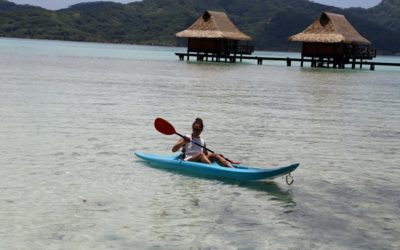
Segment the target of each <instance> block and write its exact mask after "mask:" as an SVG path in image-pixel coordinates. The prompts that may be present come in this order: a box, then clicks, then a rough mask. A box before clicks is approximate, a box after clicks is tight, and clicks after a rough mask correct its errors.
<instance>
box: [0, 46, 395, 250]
mask: <svg viewBox="0 0 400 250" xmlns="http://www.w3.org/2000/svg"><path fill="white" fill-rule="evenodd" d="M182 51H184V48H172V47H156V46H136V45H115V44H96V43H79V42H60V41H39V40H21V39H0V57H1V59H2V60H1V61H0V141H1V142H2V143H1V144H0V152H1V153H0V224H1V225H2V226H1V227H0V249H111V248H114V249H154V248H161V249H187V248H215V249H238V248H245V249H399V248H400V240H399V235H400V220H399V216H398V214H399V211H400V195H399V193H400V184H399V183H400V168H399V163H400V161H399V153H400V152H399V149H400V126H399V121H400V101H399V100H400V80H399V79H400V70H399V69H397V68H390V67H377V68H376V70H375V71H369V70H368V69H364V70H351V69H346V70H339V69H335V70H333V69H316V68H309V65H306V66H307V67H304V68H300V67H298V66H296V64H294V65H293V66H292V67H286V66H285V65H284V64H282V63H279V62H278V63H276V62H274V63H270V62H268V63H266V62H265V63H264V64H263V65H262V66H258V65H256V62H244V63H236V64H229V63H228V64H224V63H222V64H219V63H206V62H202V63H199V62H195V61H191V62H186V61H185V62H181V61H179V59H178V58H177V57H176V56H175V55H174V52H182ZM256 53H257V54H262V55H264V56H265V55H269V56H274V55H276V54H279V55H280V56H285V55H291V56H293V55H296V54H293V53H281V52H256ZM376 61H388V62H399V61H400V57H380V58H377V59H376ZM158 116H160V117H163V118H165V119H167V120H169V121H170V122H172V123H173V124H174V126H175V128H176V129H177V130H178V131H179V132H181V133H189V132H190V126H191V123H192V121H193V120H194V118H195V117H201V118H203V120H204V122H205V131H204V132H203V138H204V139H205V140H206V141H207V146H208V147H210V148H211V149H214V150H215V151H217V152H221V153H224V155H225V156H227V157H228V158H232V159H235V160H239V161H241V162H243V163H246V165H253V166H261V167H269V166H276V165H286V164H289V163H292V162H300V163H301V166H300V168H299V169H297V170H296V171H295V172H294V173H293V177H294V179H295V182H294V184H293V185H291V186H288V185H286V183H285V180H284V178H278V179H276V180H274V181H264V182H239V181H222V180H212V179H204V178H193V177H191V176H185V175H180V174H178V173H174V172H167V171H162V170H159V169H154V168H150V167H148V166H147V165H146V164H144V163H143V162H141V161H139V160H138V159H136V158H135V157H134V156H133V154H132V152H133V151H134V150H141V151H145V152H152V153H158V154H169V152H170V148H171V146H172V145H173V144H174V143H175V142H176V140H177V139H178V138H176V137H174V136H164V135H161V134H159V133H158V132H157V131H156V130H155V129H154V127H153V121H154V119H155V118H156V117H158Z"/></svg>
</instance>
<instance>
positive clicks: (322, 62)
mask: <svg viewBox="0 0 400 250" xmlns="http://www.w3.org/2000/svg"><path fill="white" fill-rule="evenodd" d="M175 55H177V56H178V57H179V60H181V61H184V60H185V58H186V59H187V60H188V61H189V60H190V58H191V57H194V58H196V60H197V61H207V62H225V63H235V62H237V61H240V62H242V61H243V60H255V61H257V64H258V65H262V64H263V61H282V62H286V66H288V67H290V66H292V62H300V66H301V67H303V66H304V62H309V63H311V67H317V68H343V69H344V68H345V67H346V66H345V65H351V68H352V69H355V68H356V66H359V67H360V69H362V67H363V65H368V66H369V67H370V70H375V67H376V66H395V67H400V63H386V62H372V61H365V60H352V61H350V62H348V63H346V64H344V65H335V64H334V63H333V61H332V60H328V59H319V58H311V59H310V58H290V57H263V56H247V55H230V56H225V57H218V56H215V55H210V54H200V53H175Z"/></svg>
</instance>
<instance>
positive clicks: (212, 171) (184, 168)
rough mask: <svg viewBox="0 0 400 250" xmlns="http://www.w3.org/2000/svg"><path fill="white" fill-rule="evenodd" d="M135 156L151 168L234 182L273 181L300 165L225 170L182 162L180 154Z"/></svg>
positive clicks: (243, 167) (217, 166)
mask: <svg viewBox="0 0 400 250" xmlns="http://www.w3.org/2000/svg"><path fill="white" fill-rule="evenodd" d="M135 155H136V156H137V157H139V158H140V159H142V160H144V161H146V162H147V163H149V164H150V165H151V166H154V167H158V168H163V169H168V170H174V171H180V172H186V173H190V174H196V175H202V176H208V177H218V178H228V179H236V180H262V179H273V178H276V177H279V176H282V175H289V174H290V173H291V172H293V171H294V170H295V169H296V168H297V167H298V166H299V165H300V164H299V163H295V164H292V165H289V166H285V167H274V168H268V169H266V168H254V167H246V166H242V165H234V166H235V168H226V167H222V166H220V165H219V164H218V163H213V164H204V163H200V162H190V161H184V160H182V159H180V154H178V155H177V154H174V155H170V156H160V155H154V154H146V153H143V152H138V151H136V152H135Z"/></svg>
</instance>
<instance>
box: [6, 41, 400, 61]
mask: <svg viewBox="0 0 400 250" xmlns="http://www.w3.org/2000/svg"><path fill="white" fill-rule="evenodd" d="M0 39H22V40H37V41H55V42H57V41H59V42H76V43H98V44H115V45H135V46H157V47H165V48H186V46H173V45H162V44H144V43H115V42H107V41H104V42H103V41H78V40H59V39H47V38H27V37H7V36H1V37H0ZM256 51H261V52H263V51H265V52H282V53H301V51H296V50H287V51H284V50H257V48H256ZM378 56H400V53H385V52H380V51H379V50H378Z"/></svg>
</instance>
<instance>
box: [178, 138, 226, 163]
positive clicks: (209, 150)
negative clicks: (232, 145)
mask: <svg viewBox="0 0 400 250" xmlns="http://www.w3.org/2000/svg"><path fill="white" fill-rule="evenodd" d="M175 134H176V135H178V136H180V137H182V138H183V139H185V138H187V137H186V136H184V135H181V134H179V133H178V132H175ZM191 142H192V143H194V144H196V145H197V146H199V147H202V148H204V149H205V150H207V151H208V152H210V153H213V154H215V152H214V151H212V150H211V149H209V148H207V147H204V146H203V145H201V144H198V143H197V142H195V141H191ZM220 156H221V157H222V158H224V159H225V160H227V161H229V162H230V163H233V161H231V160H229V159H228V158H226V157H224V156H222V155H220Z"/></svg>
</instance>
